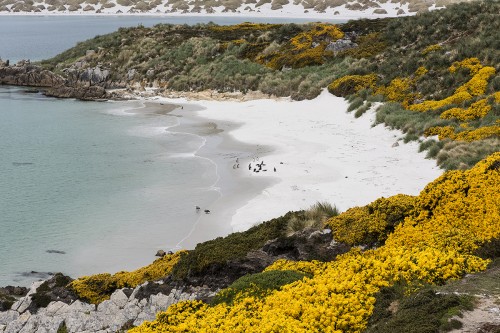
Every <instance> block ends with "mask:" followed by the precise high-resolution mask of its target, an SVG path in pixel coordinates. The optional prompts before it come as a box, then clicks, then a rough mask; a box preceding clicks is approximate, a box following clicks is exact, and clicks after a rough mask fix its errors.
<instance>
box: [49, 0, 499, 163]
mask: <svg viewBox="0 0 500 333" xmlns="http://www.w3.org/2000/svg"><path fill="white" fill-rule="evenodd" d="M417 7H418V6H417ZM498 12H500V3H499V2H498V1H493V0H486V1H476V2H471V3H461V4H456V5H451V6H449V7H448V8H447V9H446V10H437V11H432V12H428V13H421V14H419V15H416V16H413V17H399V18H392V19H376V20H366V19H364V20H356V21H350V22H348V23H346V24H343V25H328V24H322V23H311V24H304V25H298V24H256V23H242V24H238V25H234V26H218V25H215V24H199V25H195V26H188V25H161V24H160V25H157V26H155V27H153V28H145V27H143V26H138V27H135V28H121V29H119V30H118V31H117V32H115V33H112V34H109V35H105V36H97V37H95V38H93V39H91V40H88V41H85V42H82V43H78V44H77V45H76V46H75V47H74V48H72V49H69V50H67V51H65V52H63V53H61V54H60V55H58V56H56V57H54V58H52V59H48V60H45V61H42V65H43V66H44V67H46V68H48V69H51V70H54V71H56V72H59V73H63V70H65V69H67V68H73V69H76V68H79V69H78V70H81V69H86V68H94V67H96V66H97V67H99V68H101V69H102V70H108V71H109V73H110V75H109V77H108V79H107V81H106V83H104V85H105V87H106V88H111V87H126V86H132V87H135V88H140V87H153V86H154V87H156V88H158V89H159V91H160V92H161V91H162V90H176V91H201V90H206V89H213V90H217V91H219V92H234V91H241V92H243V93H245V92H248V91H261V92H263V93H266V94H269V95H275V96H291V97H292V98H293V99H297V100H302V99H311V98H314V97H316V96H317V95H318V94H319V93H320V92H321V90H322V89H324V88H325V87H328V89H329V91H330V92H331V93H333V94H335V95H339V96H344V97H348V98H349V100H350V102H351V104H350V106H349V110H350V111H355V113H354V115H355V116H356V117H360V116H361V115H362V114H363V113H365V112H366V111H367V110H368V109H369V108H370V106H371V104H368V103H366V102H364V101H368V102H374V101H382V102H385V103H384V104H383V105H382V106H380V107H379V108H378V109H377V111H376V112H377V117H376V123H384V124H385V125H387V126H389V127H391V128H397V129H400V130H402V131H403V132H404V133H405V135H406V136H405V137H404V141H405V142H408V141H419V142H420V143H421V149H422V150H426V151H427V156H428V157H429V158H436V159H437V162H438V164H439V165H440V166H441V167H443V168H445V169H457V168H459V169H467V168H470V167H471V166H472V165H474V164H475V163H476V162H478V161H479V160H481V159H482V158H484V157H485V156H487V155H489V154H490V153H492V152H495V151H498V150H500V141H499V137H500V125H499V123H498V119H499V116H500V103H499V101H500V93H499V90H500V77H499V75H498V72H499V70H500V65H499V64H500V51H499V50H500V42H499V39H498V38H497V33H496V32H497V31H499V30H500V18H499V16H498V15H496V13H498ZM340 38H344V39H348V40H349V41H350V42H349V43H350V44H349V45H350V46H349V47H340V49H339V48H336V47H337V44H336V42H337V41H338V40H339V39H340ZM339 45H343V44H342V43H340V44H339ZM89 50H91V51H93V52H87V51H89ZM76 63H78V64H77V65H75V64H76ZM69 72H70V73H74V71H73V72H72V71H71V70H70V71H69ZM66 73H68V72H67V71H66ZM434 135H436V136H438V138H437V140H434V139H433V138H432V139H430V140H423V139H422V138H423V136H434Z"/></svg>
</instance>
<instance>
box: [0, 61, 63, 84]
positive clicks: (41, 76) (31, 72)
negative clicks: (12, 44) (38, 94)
mask: <svg viewBox="0 0 500 333" xmlns="http://www.w3.org/2000/svg"><path fill="white" fill-rule="evenodd" d="M0 84H6V85H13V86H32V87H57V86H61V85H64V84H65V79H64V78H63V77H61V76H60V75H56V74H54V73H52V72H51V71H48V70H45V69H43V68H41V67H39V66H35V65H32V64H31V63H30V62H29V61H20V62H18V63H17V64H15V65H13V66H9V65H8V63H6V62H0Z"/></svg>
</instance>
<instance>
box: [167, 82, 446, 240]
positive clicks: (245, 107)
mask: <svg viewBox="0 0 500 333" xmlns="http://www.w3.org/2000/svg"><path fill="white" fill-rule="evenodd" d="M160 101H162V102H165V103H174V104H177V105H183V108H182V109H177V110H176V111H174V114H177V115H181V116H183V117H185V118H186V119H191V120H190V121H191V122H194V123H196V121H197V120H196V119H197V118H198V122H200V126H202V125H201V124H203V123H204V124H205V125H207V124H210V126H213V127H214V128H215V127H216V128H217V129H218V130H217V131H215V132H211V133H213V134H209V135H207V136H206V137H207V138H208V140H207V147H204V148H202V149H201V150H200V151H199V152H198V154H199V155H201V156H205V157H207V158H210V159H212V160H214V161H215V163H216V164H217V165H218V167H217V172H218V174H219V175H218V176H219V181H218V182H217V184H215V186H217V187H218V188H219V189H220V192H221V197H220V199H219V200H217V202H215V203H214V204H213V205H212V206H211V207H202V209H209V210H210V211H211V213H210V214H201V215H200V219H199V221H198V222H197V224H196V226H195V228H194V229H193V231H192V233H191V234H190V235H187V237H186V238H185V239H184V240H183V241H182V242H181V243H180V244H179V246H181V247H188V248H189V247H191V246H192V245H193V244H196V242H200V241H205V240H207V239H210V238H211V237H212V236H223V234H227V233H228V232H230V231H242V230H246V229H248V228H250V227H251V226H253V225H256V224H258V223H260V222H262V221H267V220H269V219H272V218H275V217H279V216H281V215H283V214H285V213H286V212H288V211H292V210H300V209H305V208H308V207H310V206H311V205H313V204H315V203H316V202H318V201H321V202H324V201H326V202H329V203H332V204H335V205H336V206H337V207H338V208H339V209H340V210H341V211H345V210H346V209H348V208H350V207H353V206H358V205H365V204H367V203H369V202H371V201H373V200H375V199H377V198H379V197H381V196H384V197H388V196H392V195H395V194H398V193H404V194H411V195H416V194H418V193H419V192H420V191H421V190H422V189H423V188H424V187H425V185H426V184H427V183H429V182H430V181H432V180H434V179H435V178H436V177H438V176H439V175H440V174H441V173H442V172H443V171H442V170H441V169H439V168H438V167H437V166H436V162H435V161H434V160H428V159H425V154H424V153H418V143H415V142H412V143H408V144H404V143H403V142H402V141H399V142H398V140H399V139H401V138H402V137H403V135H402V133H401V132H399V131H394V130H389V129H387V128H385V127H384V126H383V125H378V126H375V127H372V124H373V120H374V111H369V112H367V113H366V114H365V115H363V116H362V117H360V118H358V119H356V118H355V117H354V114H353V113H347V112H346V110H347V102H346V101H345V100H344V99H343V98H339V97H335V96H333V95H331V94H329V93H328V92H327V91H326V90H325V91H323V93H322V94H321V95H320V96H318V97H317V98H315V99H314V100H309V101H291V100H290V99H288V98H283V99H260V100H253V101H245V102H236V101H231V102H229V101H199V100H198V101H190V100H187V99H185V98H175V99H169V98H160ZM193 104H196V105H199V106H202V107H203V108H202V109H201V110H200V108H196V107H194V106H193ZM193 117H194V118H193ZM181 123H182V121H181ZM220 130H222V131H220ZM396 142H398V143H399V145H396V146H393V145H394V144H395V143H396ZM243 143H244V144H246V147H247V148H242V147H244V146H243V145H242V144H243ZM210 145H212V146H211V147H210ZM257 158H258V160H257ZM262 162H264V165H263V166H262V167H260V171H259V172H255V171H254V169H256V170H259V167H258V166H257V164H260V163H262ZM238 164H239V166H238ZM249 166H250V170H249ZM275 168H276V171H274V169H275ZM229 225H230V227H231V228H228V226H229Z"/></svg>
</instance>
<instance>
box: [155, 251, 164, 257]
mask: <svg viewBox="0 0 500 333" xmlns="http://www.w3.org/2000/svg"><path fill="white" fill-rule="evenodd" d="M165 255H166V253H165V251H163V250H158V251H157V252H156V254H155V256H156V257H164V256H165Z"/></svg>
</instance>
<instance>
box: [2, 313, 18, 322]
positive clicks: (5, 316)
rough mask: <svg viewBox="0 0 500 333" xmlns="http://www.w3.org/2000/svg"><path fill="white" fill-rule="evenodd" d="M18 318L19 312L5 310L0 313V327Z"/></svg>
mask: <svg viewBox="0 0 500 333" xmlns="http://www.w3.org/2000/svg"><path fill="white" fill-rule="evenodd" d="M17 318H19V312H17V311H14V310H7V311H2V312H0V325H7V324H8V323H11V322H13V321H14V320H16V319H17Z"/></svg>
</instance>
